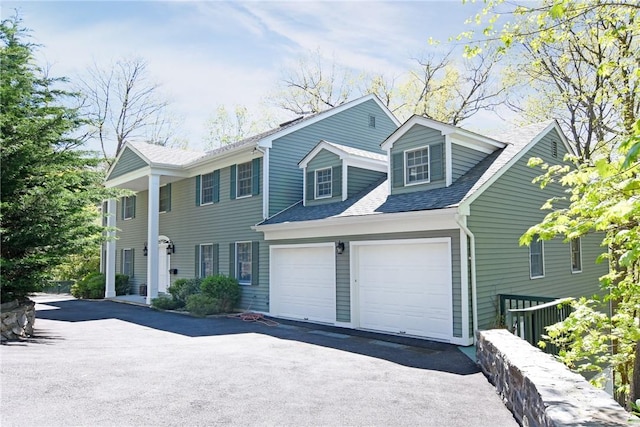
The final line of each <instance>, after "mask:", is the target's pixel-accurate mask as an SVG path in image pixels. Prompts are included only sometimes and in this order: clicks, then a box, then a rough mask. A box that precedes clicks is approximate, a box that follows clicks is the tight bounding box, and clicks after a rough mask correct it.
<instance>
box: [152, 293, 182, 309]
mask: <svg viewBox="0 0 640 427" xmlns="http://www.w3.org/2000/svg"><path fill="white" fill-rule="evenodd" d="M151 306H152V307H153V308H157V309H160V310H175V309H177V308H180V307H182V305H180V303H179V302H178V301H177V300H175V299H174V298H173V297H170V296H167V295H160V296H159V297H158V298H154V299H152V300H151Z"/></svg>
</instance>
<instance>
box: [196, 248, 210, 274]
mask: <svg viewBox="0 0 640 427" xmlns="http://www.w3.org/2000/svg"><path fill="white" fill-rule="evenodd" d="M204 247H209V248H210V249H211V274H204V269H203V267H204V266H203V255H204V252H203V250H202V249H203V248H204ZM198 261H199V262H198V265H199V268H198V270H199V271H198V274H199V277H200V278H205V277H207V276H211V275H213V243H202V244H201V245H200V259H199V260H198Z"/></svg>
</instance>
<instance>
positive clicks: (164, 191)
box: [159, 185, 171, 212]
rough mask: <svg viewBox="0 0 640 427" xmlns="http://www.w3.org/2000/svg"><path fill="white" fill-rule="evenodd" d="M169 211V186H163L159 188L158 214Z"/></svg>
mask: <svg viewBox="0 0 640 427" xmlns="http://www.w3.org/2000/svg"><path fill="white" fill-rule="evenodd" d="M170 210H171V186H170V185H165V186H163V187H160V209H159V211H160V212H169V211H170Z"/></svg>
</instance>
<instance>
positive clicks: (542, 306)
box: [499, 295, 571, 354]
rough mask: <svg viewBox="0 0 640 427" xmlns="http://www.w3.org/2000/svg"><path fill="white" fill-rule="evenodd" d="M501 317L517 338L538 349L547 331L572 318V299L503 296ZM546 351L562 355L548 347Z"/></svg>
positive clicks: (551, 345)
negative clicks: (550, 327)
mask: <svg viewBox="0 0 640 427" xmlns="http://www.w3.org/2000/svg"><path fill="white" fill-rule="evenodd" d="M499 297H500V315H501V316H503V319H504V321H505V325H506V326H507V329H508V330H509V331H511V332H512V333H513V334H515V335H517V336H519V337H520V338H522V339H524V340H526V341H528V342H529V344H531V345H533V346H535V347H538V342H540V340H541V339H542V335H543V334H544V333H545V332H546V331H545V328H546V327H547V326H549V325H553V324H554V323H558V322H560V321H562V320H564V319H566V318H567V316H569V313H571V306H570V305H569V304H567V302H569V301H571V298H560V299H556V298H548V297H532V296H525V295H499ZM544 351H545V352H547V353H550V354H558V348H557V347H556V346H555V345H553V344H547V345H546V347H545V348H544Z"/></svg>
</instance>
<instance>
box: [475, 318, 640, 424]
mask: <svg viewBox="0 0 640 427" xmlns="http://www.w3.org/2000/svg"><path fill="white" fill-rule="evenodd" d="M476 357H477V360H478V363H479V365H480V367H481V369H482V371H483V372H484V374H485V375H486V376H487V377H488V379H489V381H491V383H492V384H493V385H495V387H496V389H497V391H498V393H499V394H500V396H501V397H502V398H503V400H504V402H505V404H506V405H507V407H508V408H509V410H511V412H512V413H513V415H514V416H515V418H516V419H517V420H518V422H520V423H521V424H522V425H523V426H532V427H533V426H545V427H559V426H611V427H614V426H628V425H634V426H640V424H639V423H638V420H635V421H634V420H632V419H631V415H630V414H629V413H628V412H627V411H625V410H624V409H623V408H622V407H621V406H620V405H618V403H617V402H616V401H615V400H614V399H613V398H612V397H611V396H609V395H608V394H607V393H606V392H604V391H603V390H599V389H597V388H595V387H593V386H592V385H591V384H589V382H588V381H586V380H585V379H584V378H583V377H582V376H580V375H579V374H576V373H574V372H571V371H570V370H569V369H568V368H567V367H566V366H564V365H563V364H562V363H560V362H558V361H556V360H555V359H554V358H553V356H551V355H549V354H546V353H544V352H542V351H541V350H540V349H538V348H535V347H533V346H532V345H530V344H529V343H528V342H526V341H525V340H523V339H520V338H519V337H517V336H515V335H513V334H511V333H510V332H508V331H507V330H504V329H494V330H489V331H478V333H477V344H476Z"/></svg>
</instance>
